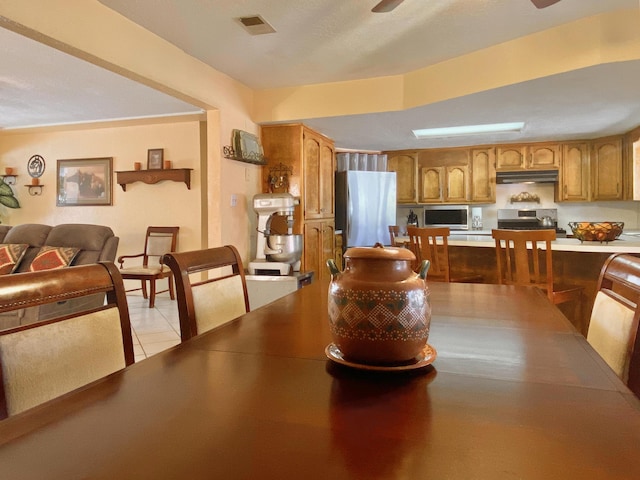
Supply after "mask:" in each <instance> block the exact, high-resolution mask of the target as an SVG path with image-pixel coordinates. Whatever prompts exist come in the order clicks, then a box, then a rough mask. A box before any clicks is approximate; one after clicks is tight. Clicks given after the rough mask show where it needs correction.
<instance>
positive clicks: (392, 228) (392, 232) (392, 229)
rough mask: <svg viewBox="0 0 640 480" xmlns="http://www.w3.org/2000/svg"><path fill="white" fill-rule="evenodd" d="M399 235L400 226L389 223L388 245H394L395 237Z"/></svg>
mask: <svg viewBox="0 0 640 480" xmlns="http://www.w3.org/2000/svg"><path fill="white" fill-rule="evenodd" d="M398 236H400V227H399V226H398V225H389V241H390V242H391V243H389V245H391V246H392V247H395V246H396V237H398Z"/></svg>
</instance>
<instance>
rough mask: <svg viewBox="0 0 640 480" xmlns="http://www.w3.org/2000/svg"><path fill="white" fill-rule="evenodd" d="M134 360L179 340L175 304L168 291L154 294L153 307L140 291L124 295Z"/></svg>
mask: <svg viewBox="0 0 640 480" xmlns="http://www.w3.org/2000/svg"><path fill="white" fill-rule="evenodd" d="M127 303H128V305H129V317H130V318H131V333H132V336H133V350H134V354H135V357H136V362H137V361H140V360H143V359H145V358H147V357H150V356H151V355H154V354H156V353H158V352H161V351H163V350H166V349H167V348H169V347H173V346H174V345H177V344H179V343H180V323H179V321H178V305H177V303H176V301H175V300H171V299H170V298H169V295H168V294H161V295H158V296H157V297H156V302H155V307H154V308H149V301H148V300H145V299H144V298H142V296H141V295H127Z"/></svg>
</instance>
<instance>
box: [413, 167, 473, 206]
mask: <svg viewBox="0 0 640 480" xmlns="http://www.w3.org/2000/svg"><path fill="white" fill-rule="evenodd" d="M419 200H420V202H421V203H466V202H468V201H469V167H468V166H467V165H449V166H442V167H422V168H421V169H420V198H419Z"/></svg>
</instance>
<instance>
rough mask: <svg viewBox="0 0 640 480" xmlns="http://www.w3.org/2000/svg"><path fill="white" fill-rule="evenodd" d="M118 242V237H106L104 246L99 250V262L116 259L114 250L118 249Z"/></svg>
mask: <svg viewBox="0 0 640 480" xmlns="http://www.w3.org/2000/svg"><path fill="white" fill-rule="evenodd" d="M119 243H120V238H119V237H111V238H108V239H107V241H106V242H105V243H104V248H103V249H102V252H100V257H99V258H98V261H99V262H114V261H115V259H116V252H117V251H118V244H119Z"/></svg>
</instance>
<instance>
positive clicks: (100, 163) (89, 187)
mask: <svg viewBox="0 0 640 480" xmlns="http://www.w3.org/2000/svg"><path fill="white" fill-rule="evenodd" d="M112 163H113V158H112V157H105V158H80V159H72V160H58V170H57V176H56V178H57V192H56V194H57V195H56V205H58V206H59V207H68V206H81V205H112V203H111V202H112V200H111V191H112V182H111V178H112V175H113V173H112Z"/></svg>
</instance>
